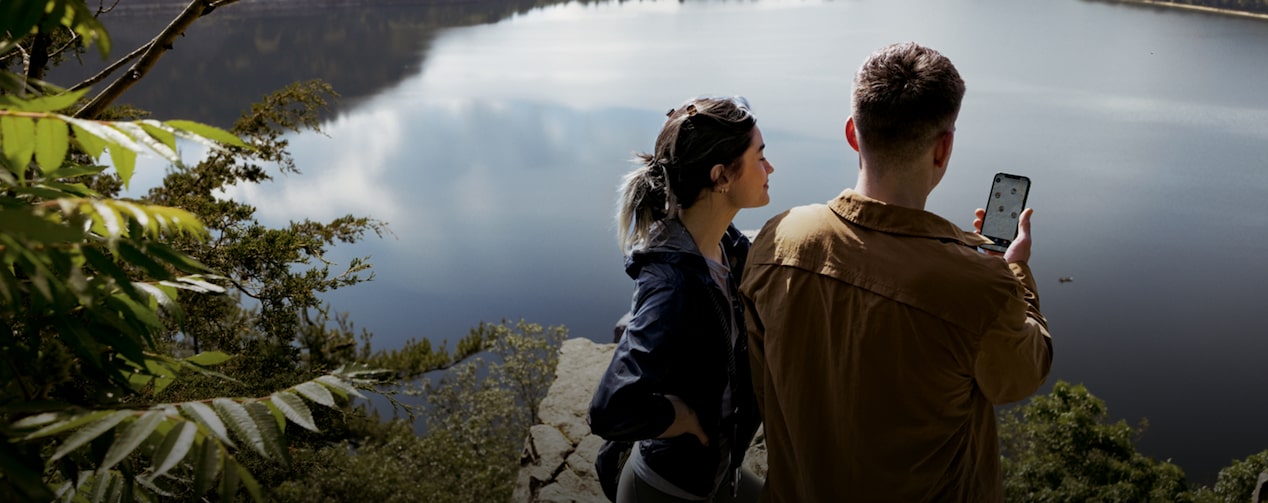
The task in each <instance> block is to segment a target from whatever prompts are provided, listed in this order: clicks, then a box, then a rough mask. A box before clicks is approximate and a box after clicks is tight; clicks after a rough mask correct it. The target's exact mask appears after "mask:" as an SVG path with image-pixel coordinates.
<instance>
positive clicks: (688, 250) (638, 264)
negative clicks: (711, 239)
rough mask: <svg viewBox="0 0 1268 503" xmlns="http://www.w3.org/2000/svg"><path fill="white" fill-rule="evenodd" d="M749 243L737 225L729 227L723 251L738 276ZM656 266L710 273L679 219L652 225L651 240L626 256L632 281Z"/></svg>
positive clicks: (648, 238)
mask: <svg viewBox="0 0 1268 503" xmlns="http://www.w3.org/2000/svg"><path fill="white" fill-rule="evenodd" d="M748 247H749V241H748V238H747V237H744V234H743V233H741V232H740V230H739V229H736V228H735V226H734V225H731V226H728V227H727V230H726V233H725V234H723V235H722V249H723V250H725V251H726V256H727V258H728V259H729V261H730V266H731V271H732V274H738V273H739V271H741V270H743V268H744V259H745V258H746V257H747V255H748ZM652 263H663V264H670V265H676V266H679V267H683V268H686V269H691V270H694V271H696V272H699V273H702V274H706V275H707V274H708V273H709V266H708V264H707V263H706V262H705V260H704V256H703V255H701V254H700V248H699V247H697V246H696V240H695V239H693V238H692V237H691V233H690V232H688V231H687V227H686V226H684V225H683V224H682V221H680V220H678V219H676V218H668V219H665V220H661V221H659V222H656V223H654V224H652V228H651V229H650V230H649V232H648V236H647V241H645V242H644V243H643V244H642V245H640V246H638V247H635V248H634V250H633V251H631V252H630V254H629V255H628V256H626V257H625V273H626V274H628V275H629V276H630V277H631V278H638V275H639V272H640V271H642V269H643V267H645V266H647V265H648V264H652Z"/></svg>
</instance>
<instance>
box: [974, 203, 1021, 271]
mask: <svg viewBox="0 0 1268 503" xmlns="http://www.w3.org/2000/svg"><path fill="white" fill-rule="evenodd" d="M1034 212H1035V209H1034V208H1026V210H1025V211H1022V212H1021V217H1020V218H1018V219H1017V239H1014V240H1013V242H1012V244H1009V245H1008V250H1007V251H1005V252H1004V253H1000V252H997V251H991V250H983V251H984V252H986V254H988V255H994V256H996V257H1004V261H1005V262H1008V263H1010V264H1011V263H1013V262H1028V261H1030V215H1031V214H1032V213H1034ZM985 216H986V210H985V209H982V208H978V209H977V210H975V211H973V232H976V233H978V234H981V233H982V218H984V217H985Z"/></svg>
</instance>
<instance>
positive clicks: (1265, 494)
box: [1250, 470, 1268, 503]
mask: <svg viewBox="0 0 1268 503" xmlns="http://www.w3.org/2000/svg"><path fill="white" fill-rule="evenodd" d="M1250 502H1251V503H1268V470H1265V471H1264V472H1263V473H1261V474H1259V481H1258V482H1255V493H1254V494H1252V495H1250Z"/></svg>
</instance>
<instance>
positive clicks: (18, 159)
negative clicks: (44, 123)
mask: <svg viewBox="0 0 1268 503" xmlns="http://www.w3.org/2000/svg"><path fill="white" fill-rule="evenodd" d="M0 135H3V137H4V138H3V140H4V141H3V144H2V147H3V148H4V158H5V160H6V161H8V163H9V168H10V169H11V170H12V171H13V173H14V174H16V175H18V180H19V181H20V183H23V184H24V185H25V181H26V168H27V166H28V165H29V164H31V156H33V155H35V121H33V120H31V119H28V118H26V117H14V116H12V115H3V116H0Z"/></svg>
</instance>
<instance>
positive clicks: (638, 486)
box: [616, 446, 762, 503]
mask: <svg viewBox="0 0 1268 503" xmlns="http://www.w3.org/2000/svg"><path fill="white" fill-rule="evenodd" d="M634 448H635V449H637V448H638V446H635V447H634ZM761 493H762V480H761V479H759V478H757V475H753V472H750V471H748V470H741V471H740V493H739V494H738V495H737V496H736V497H735V498H732V497H731V485H730V484H726V485H724V486H723V487H722V488H721V489H719V490H718V493H717V494H715V495H714V496H713V499H711V500H709V501H710V503H756V502H757V496H758V495H759V494H761ZM686 501H691V500H685V499H682V498H678V497H674V496H670V495H668V494H665V493H663V492H660V491H659V490H657V489H656V488H655V487H652V486H651V484H648V483H647V482H644V481H643V479H640V478H638V475H635V474H634V463H625V468H624V469H622V470H621V482H620V484H619V485H618V486H617V488H616V503H662V502H663V503H682V502H686Z"/></svg>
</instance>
